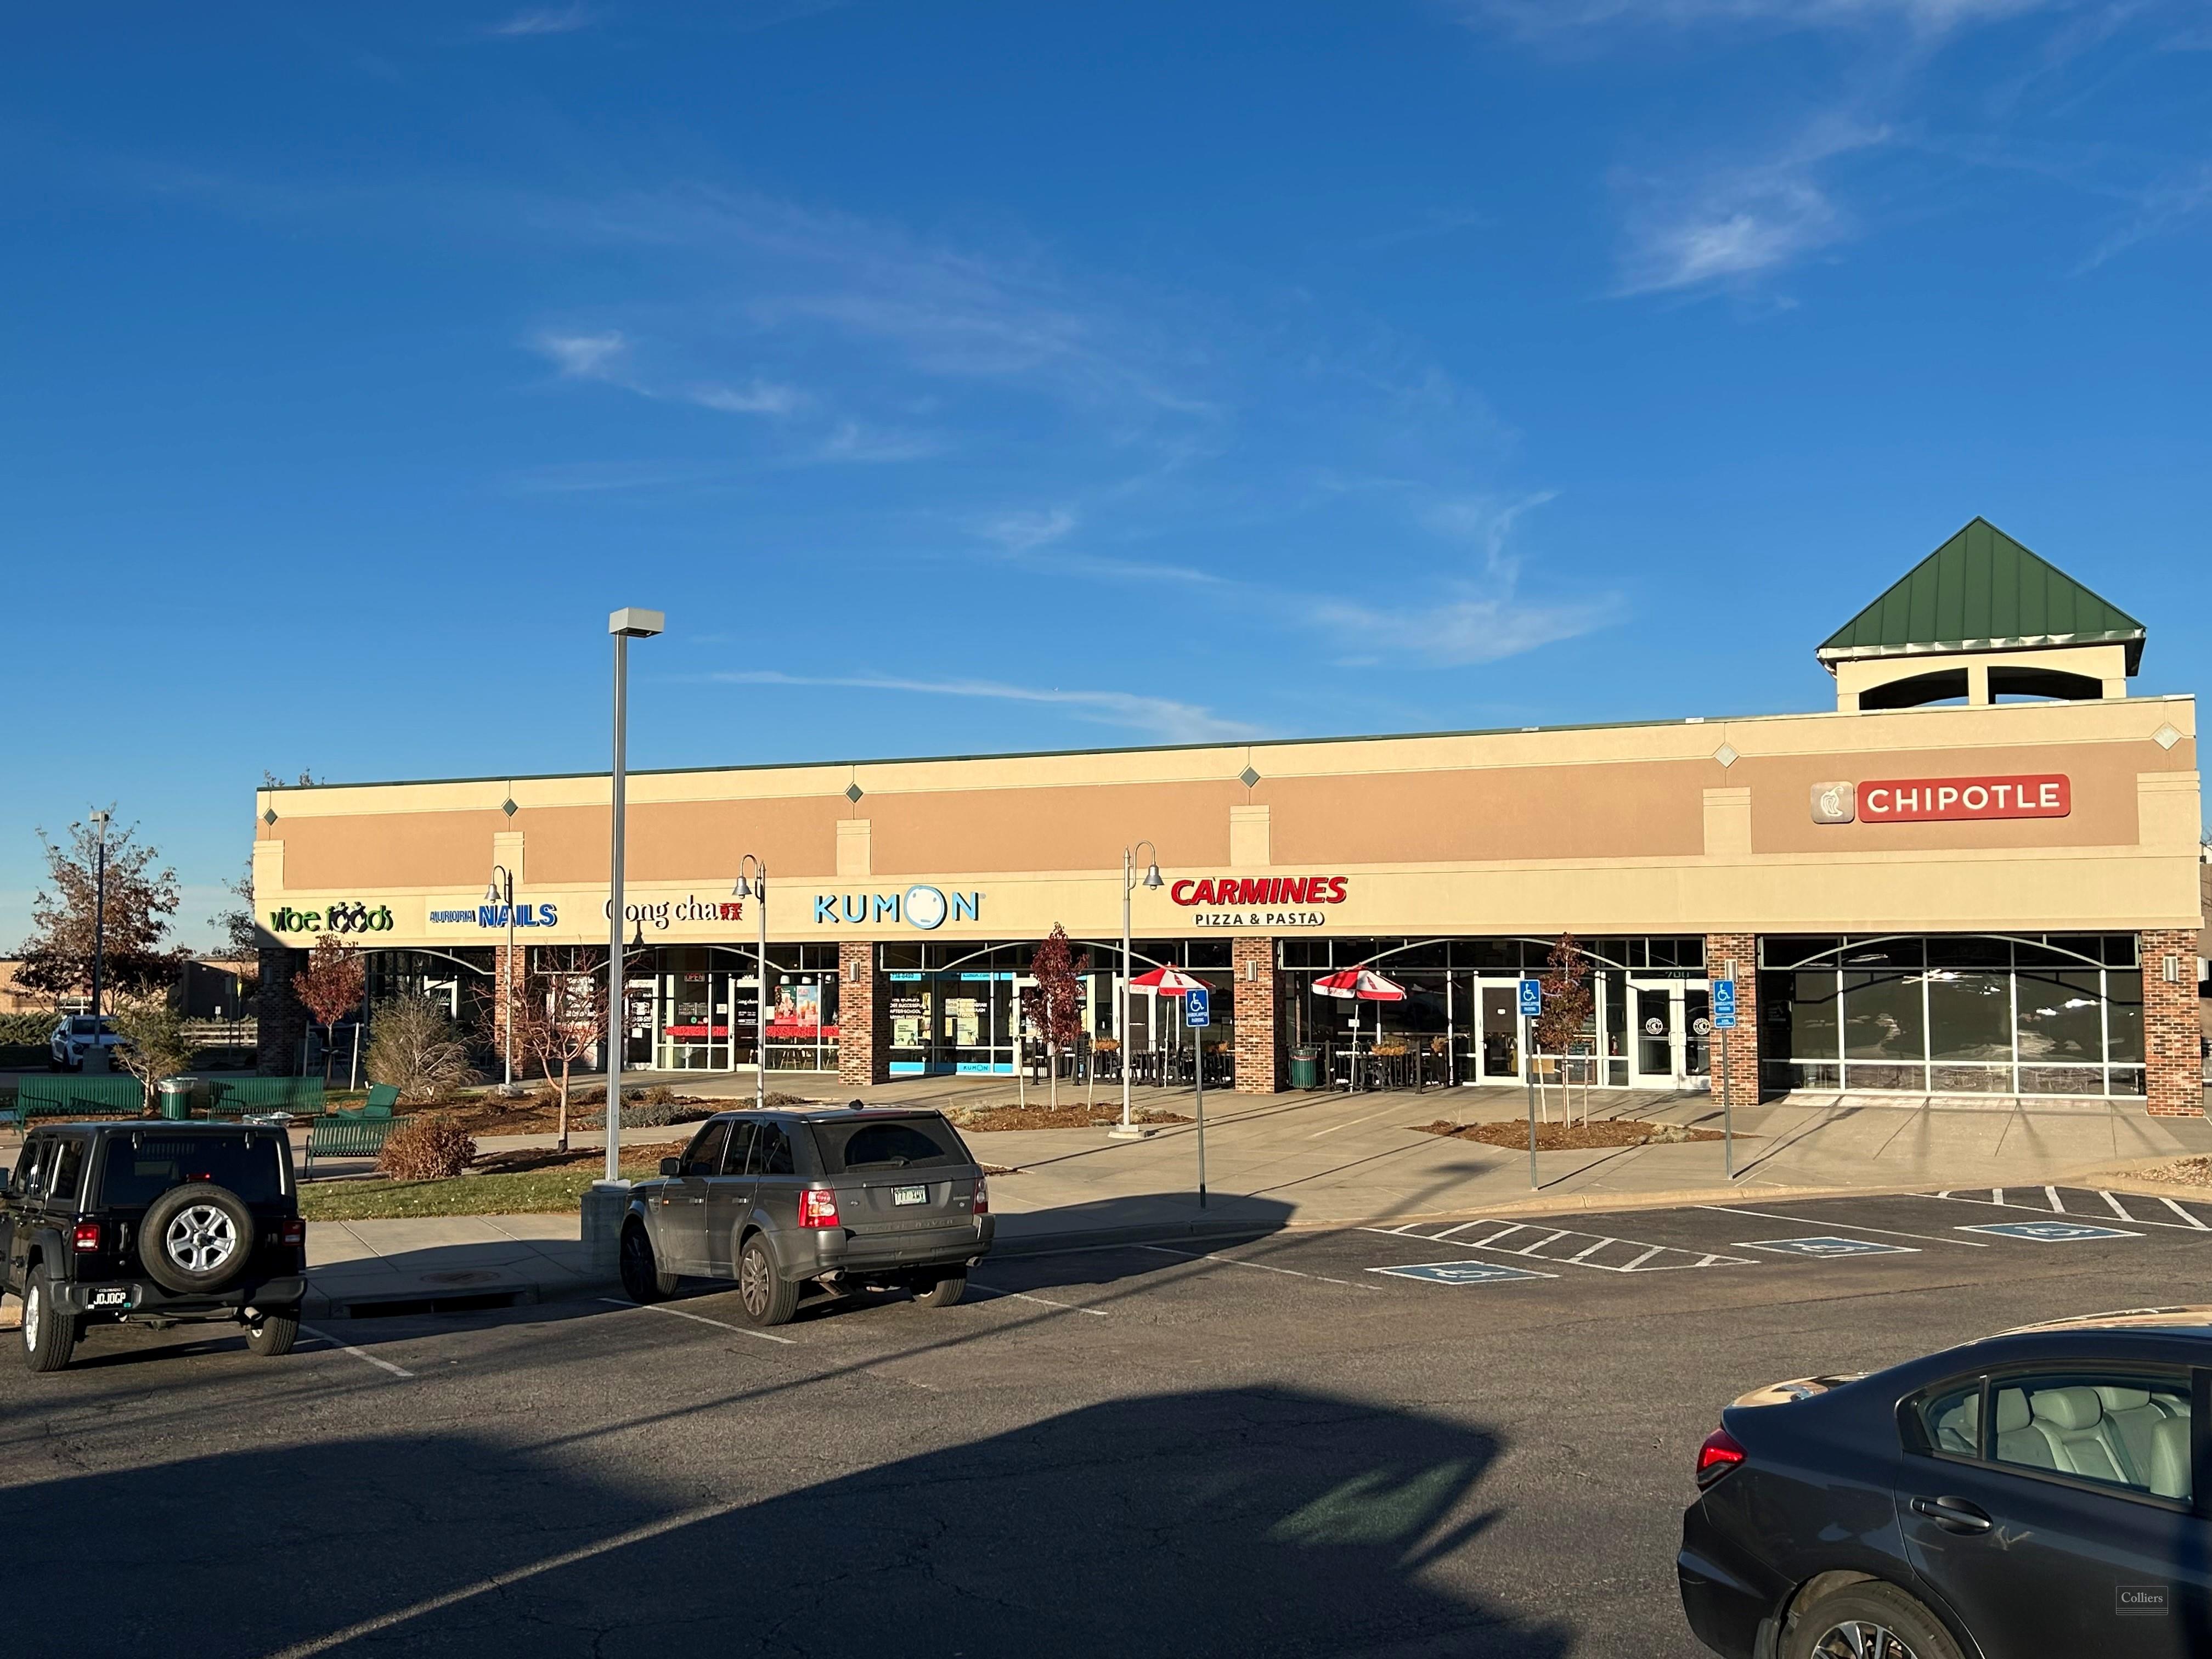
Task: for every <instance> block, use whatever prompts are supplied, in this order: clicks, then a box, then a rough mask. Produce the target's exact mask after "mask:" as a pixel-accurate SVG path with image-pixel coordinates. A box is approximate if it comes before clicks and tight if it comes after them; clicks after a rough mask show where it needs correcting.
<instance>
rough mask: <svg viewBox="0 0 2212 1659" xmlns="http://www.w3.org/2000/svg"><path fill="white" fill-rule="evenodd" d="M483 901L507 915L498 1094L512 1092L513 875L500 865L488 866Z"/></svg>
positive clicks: (500, 1015)
mask: <svg viewBox="0 0 2212 1659" xmlns="http://www.w3.org/2000/svg"><path fill="white" fill-rule="evenodd" d="M484 902H485V903H486V904H496V905H498V906H499V907H500V908H501V909H503V910H505V911H506V912H507V988H506V991H505V993H504V994H503V995H502V997H501V1002H500V1013H499V1024H500V1030H501V1032H502V1033H503V1034H504V1035H505V1036H506V1038H507V1086H506V1087H505V1088H503V1089H501V1091H500V1092H501V1094H505V1095H511V1094H513V1092H514V872H513V871H511V870H509V869H508V868H507V866H505V865H503V864H495V865H493V866H492V867H491V884H490V885H489V887H487V888H485V889H484Z"/></svg>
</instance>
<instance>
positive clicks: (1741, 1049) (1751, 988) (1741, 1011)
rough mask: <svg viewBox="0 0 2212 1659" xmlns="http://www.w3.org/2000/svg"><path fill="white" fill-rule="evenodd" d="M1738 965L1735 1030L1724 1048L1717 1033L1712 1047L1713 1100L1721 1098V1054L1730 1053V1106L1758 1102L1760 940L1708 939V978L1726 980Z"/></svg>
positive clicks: (1748, 936)
mask: <svg viewBox="0 0 2212 1659" xmlns="http://www.w3.org/2000/svg"><path fill="white" fill-rule="evenodd" d="M1731 961H1733V962H1734V963H1735V1030H1733V1031H1730V1032H1729V1034H1728V1042H1727V1043H1726V1044H1725V1045H1723V1043H1722V1042H1721V1034H1720V1032H1719V1031H1717V1030H1716V1031H1715V1032H1714V1033H1713V1034H1712V1039H1711V1065H1712V1073H1713V1097H1714V1098H1715V1099H1716V1100H1717V1099H1718V1098H1719V1097H1720V1091H1721V1088H1722V1086H1723V1082H1722V1077H1721V1050H1722V1048H1723V1046H1725V1047H1726V1048H1727V1049H1728V1077H1727V1085H1726V1086H1727V1088H1728V1100H1729V1105H1731V1106H1752V1105H1756V1104H1757V1103H1758V1101H1759V938H1758V935H1756V934H1754V933H1708V934H1706V935H1705V977H1706V978H1707V979H1725V978H1727V977H1728V973H1729V963H1730V962H1731Z"/></svg>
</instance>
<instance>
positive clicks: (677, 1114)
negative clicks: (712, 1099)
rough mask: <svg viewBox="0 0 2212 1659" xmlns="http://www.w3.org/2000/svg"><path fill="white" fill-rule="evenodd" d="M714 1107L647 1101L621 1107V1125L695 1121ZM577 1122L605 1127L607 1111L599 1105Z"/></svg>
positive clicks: (634, 1126) (649, 1126)
mask: <svg viewBox="0 0 2212 1659" xmlns="http://www.w3.org/2000/svg"><path fill="white" fill-rule="evenodd" d="M712 1116H714V1108H713V1107H712V1106H705V1105H702V1104H700V1103H698V1102H696V1101H693V1102H690V1103H686V1104H678V1103H676V1102H674V1101H655V1102H647V1103H641V1104H639V1105H636V1106H624V1107H623V1128H625V1129H665V1128H666V1127H668V1126H669V1125H670V1124H671V1123H696V1122H698V1121H700V1120H701V1119H702V1118H708V1117H712ZM576 1121H577V1122H578V1123H579V1124H580V1125H581V1126H582V1127H585V1128H586V1129H604V1128H605V1127H607V1112H606V1108H605V1106H601V1107H600V1108H599V1110H598V1111H596V1112H586V1113H585V1114H584V1115H582V1116H581V1117H580V1118H578V1119H577V1120H576Z"/></svg>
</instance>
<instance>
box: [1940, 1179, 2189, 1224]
mask: <svg viewBox="0 0 2212 1659" xmlns="http://www.w3.org/2000/svg"><path fill="white" fill-rule="evenodd" d="M1928 1196H1929V1198H1931V1199H1935V1200H1939V1201H1942V1202H1944V1203H1949V1204H1971V1205H1976V1206H1982V1207H1984V1208H1988V1209H1993V1210H2018V1211H2021V1212H2026V1213H2028V1214H2033V1215H2055V1216H2063V1217H2064V1218H2067V1219H2068V1220H2069V1221H2073V1222H2077V1223H2097V1224H2101V1225H2108V1226H2109V1225H2115V1224H2117V1225H2118V1226H2121V1227H2124V1228H2137V1227H2157V1228H2160V1229H2172V1231H2177V1232H2197V1233H2206V1232H2212V1199H2208V1200H2206V1201H2204V1202H2202V1203H2199V1202H2197V1201H2195V1200H2189V1199H2175V1198H2166V1197H2164V1196H2161V1195H2160V1194H2152V1193H2125V1192H2113V1191H2111V1190H2109V1189H2107V1188H2102V1187H2058V1186H2051V1187H1968V1188H1947V1189H1945V1190H1944V1191H1942V1192H1937V1193H1931V1194H1928Z"/></svg>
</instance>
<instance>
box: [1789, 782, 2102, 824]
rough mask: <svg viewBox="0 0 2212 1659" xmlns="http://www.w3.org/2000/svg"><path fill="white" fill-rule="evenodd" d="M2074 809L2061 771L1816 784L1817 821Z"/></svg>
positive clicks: (1973, 817) (1937, 819) (1928, 819)
mask: <svg viewBox="0 0 2212 1659" xmlns="http://www.w3.org/2000/svg"><path fill="white" fill-rule="evenodd" d="M2073 810H2074V785H2073V781H2072V780H2071V779H2069V777H2068V776H2067V775H2065V774H2064V773H2063V772H2039V773H2030V774H2027V775H2012V776H1999V777H1986V778H1877V779H1874V780H1871V781H1867V782H1864V783H1816V784H1814V786H1813V822H1814V823H1852V822H1854V821H1856V822H1857V823H1958V822H1961V821H1978V820H1982V819H1989V818H2063V817H2066V816H2067V815H2068V814H2069V813H2070V812H2071V811H2073Z"/></svg>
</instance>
